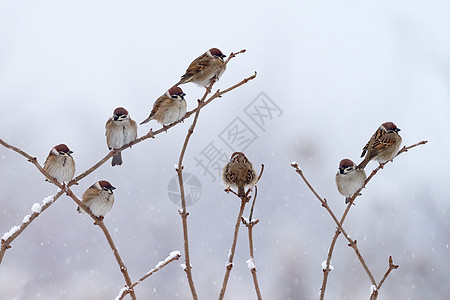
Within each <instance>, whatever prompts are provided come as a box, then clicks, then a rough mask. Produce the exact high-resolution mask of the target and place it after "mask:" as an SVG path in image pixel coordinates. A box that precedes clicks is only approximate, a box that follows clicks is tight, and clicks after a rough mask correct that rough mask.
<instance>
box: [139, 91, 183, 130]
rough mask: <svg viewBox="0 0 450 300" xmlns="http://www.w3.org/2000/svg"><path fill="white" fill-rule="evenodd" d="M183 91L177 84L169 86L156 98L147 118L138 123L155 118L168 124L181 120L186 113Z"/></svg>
mask: <svg viewBox="0 0 450 300" xmlns="http://www.w3.org/2000/svg"><path fill="white" fill-rule="evenodd" d="M184 96H186V94H185V93H183V90H182V89H181V88H179V87H177V86H174V87H171V88H170V89H169V90H168V91H167V92H165V93H164V94H163V95H162V96H161V97H159V98H158V99H156V101H155V103H154V104H153V109H152V111H151V113H150V115H149V116H148V118H147V119H145V120H144V121H142V122H141V124H140V125H142V124H145V123H148V122H149V121H150V120H156V121H158V122H159V123H161V124H163V125H169V124H172V123H174V122H176V121H179V120H181V119H182V118H183V117H184V116H185V115H186V100H184Z"/></svg>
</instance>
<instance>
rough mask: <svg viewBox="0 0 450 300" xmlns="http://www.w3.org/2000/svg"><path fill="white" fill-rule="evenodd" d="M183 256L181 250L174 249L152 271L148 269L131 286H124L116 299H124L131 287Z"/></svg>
mask: <svg viewBox="0 0 450 300" xmlns="http://www.w3.org/2000/svg"><path fill="white" fill-rule="evenodd" d="M180 257H181V254H180V252H179V251H173V252H171V253H170V254H169V256H167V257H166V259H165V260H163V261H160V262H159V263H157V264H156V266H155V267H154V268H153V269H151V270H150V271H148V272H147V273H146V274H145V275H144V276H142V277H141V278H139V280H138V281H136V282H135V283H133V284H132V285H131V286H130V287H129V288H128V287H124V288H122V289H121V290H120V292H119V295H117V297H116V299H123V298H124V297H125V296H126V295H127V294H128V293H130V291H131V289H133V288H134V287H135V286H137V285H138V284H140V283H141V282H142V281H144V280H145V279H147V278H148V277H150V276H151V275H153V274H155V273H156V272H158V271H159V270H161V269H162V268H164V267H165V266H167V265H168V264H170V263H171V262H173V261H175V260H178V259H179V258H180Z"/></svg>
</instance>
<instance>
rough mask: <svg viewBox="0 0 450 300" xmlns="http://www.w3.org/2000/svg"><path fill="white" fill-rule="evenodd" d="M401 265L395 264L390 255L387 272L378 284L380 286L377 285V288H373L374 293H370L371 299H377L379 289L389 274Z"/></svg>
mask: <svg viewBox="0 0 450 300" xmlns="http://www.w3.org/2000/svg"><path fill="white" fill-rule="evenodd" d="M398 267H399V265H395V264H394V261H393V259H392V256H389V268H388V270H387V271H386V273H384V276H383V278H382V279H381V281H380V283H379V284H378V286H377V287H376V289H374V290H373V293H372V294H371V295H370V299H371V300H375V299H377V297H378V291H379V290H380V289H381V286H382V285H383V283H384V281H385V280H386V278H387V277H388V276H389V274H390V273H391V272H392V270H397V269H398Z"/></svg>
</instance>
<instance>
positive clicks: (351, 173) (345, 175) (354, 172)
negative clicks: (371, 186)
mask: <svg viewBox="0 0 450 300" xmlns="http://www.w3.org/2000/svg"><path fill="white" fill-rule="evenodd" d="M365 181H366V172H365V171H364V169H358V168H357V167H356V165H355V163H354V162H353V161H351V160H350V159H343V160H341V162H340V163H339V171H338V172H337V174H336V186H337V189H338V191H339V193H341V195H342V196H344V197H345V204H347V203H348V202H349V201H350V197H351V196H353V195H354V194H355V193H356V192H357V191H358V190H359V189H360V188H361V187H362V186H363V185H364V182H365Z"/></svg>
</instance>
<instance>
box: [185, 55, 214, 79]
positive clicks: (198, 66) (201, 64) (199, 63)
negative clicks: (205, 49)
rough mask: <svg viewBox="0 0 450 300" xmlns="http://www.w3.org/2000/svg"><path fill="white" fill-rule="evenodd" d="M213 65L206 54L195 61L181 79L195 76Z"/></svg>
mask: <svg viewBox="0 0 450 300" xmlns="http://www.w3.org/2000/svg"><path fill="white" fill-rule="evenodd" d="M210 63H211V59H210V57H209V56H208V55H207V54H206V53H204V54H202V55H200V56H199V57H198V58H197V59H195V60H194V61H193V62H192V63H191V64H190V65H189V67H188V68H187V70H186V73H185V74H184V75H183V76H181V79H182V80H183V79H184V78H187V77H190V76H193V75H194V74H196V73H198V72H200V71H202V70H203V69H205V68H207V67H208V66H209V65H210Z"/></svg>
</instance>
